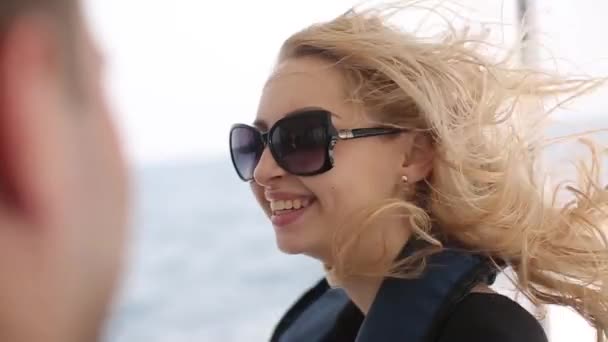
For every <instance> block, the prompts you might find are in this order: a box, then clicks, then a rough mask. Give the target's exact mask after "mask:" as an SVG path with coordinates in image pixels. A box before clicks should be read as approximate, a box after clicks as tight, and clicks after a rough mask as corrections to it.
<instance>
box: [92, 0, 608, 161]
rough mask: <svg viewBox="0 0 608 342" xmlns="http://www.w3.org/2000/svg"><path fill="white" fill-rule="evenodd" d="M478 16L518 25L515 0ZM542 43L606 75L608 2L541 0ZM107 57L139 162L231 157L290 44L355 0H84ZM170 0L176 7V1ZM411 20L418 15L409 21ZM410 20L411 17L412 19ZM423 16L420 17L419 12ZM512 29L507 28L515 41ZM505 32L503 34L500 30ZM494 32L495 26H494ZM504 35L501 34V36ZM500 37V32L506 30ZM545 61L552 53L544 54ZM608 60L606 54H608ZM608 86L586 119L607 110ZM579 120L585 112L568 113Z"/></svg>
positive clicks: (494, 1) (494, 2)
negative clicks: (231, 138) (241, 125)
mask: <svg viewBox="0 0 608 342" xmlns="http://www.w3.org/2000/svg"><path fill="white" fill-rule="evenodd" d="M456 2H457V3H461V4H463V5H465V6H467V7H469V8H471V9H474V10H475V11H476V12H475V13H474V14H473V16H474V18H475V19H479V20H480V21H484V22H485V21H488V22H505V23H508V24H509V23H511V24H512V23H514V20H515V13H516V7H515V0H459V1H456ZM535 2H536V6H535V8H536V10H535V14H536V16H535V17H536V18H537V20H536V24H537V27H540V28H541V30H542V32H543V34H538V35H537V36H538V37H539V38H540V40H541V42H542V45H543V46H547V48H548V49H549V50H550V51H551V52H552V53H553V55H555V56H557V57H562V58H564V60H567V61H569V63H561V62H560V63H561V64H563V68H566V69H564V70H569V69H568V68H570V69H571V68H572V65H571V62H575V63H576V64H577V65H578V67H582V70H584V71H586V72H589V73H592V74H594V75H595V74H598V73H602V72H604V73H606V74H608V66H607V65H608V62H606V61H605V59H606V58H608V44H602V43H601V42H602V41H603V37H601V36H602V32H607V31H608V21H606V20H605V19H604V18H605V15H606V13H608V2H606V1H597V0H577V1H572V0H536V1H535ZM85 3H86V12H87V14H88V17H89V21H90V25H91V27H92V29H93V32H94V34H95V36H96V38H97V41H98V43H99V44H100V45H101V47H102V50H103V51H104V54H105V56H106V61H107V63H106V64H107V65H106V69H107V74H106V76H107V77H106V89H107V93H108V97H109V100H110V103H111V105H112V107H113V109H114V112H115V114H114V115H115V121H116V123H117V125H118V127H119V130H120V133H121V136H122V138H123V140H124V143H125V145H126V149H127V153H128V157H129V159H130V160H131V161H132V162H134V163H136V164H142V163H149V162H162V161H172V160H181V159H204V158H214V157H215V158H217V157H222V156H226V155H227V153H228V151H227V134H228V130H229V128H230V126H231V125H232V124H233V123H235V122H251V121H252V120H253V118H254V116H255V111H256V107H257V101H258V97H259V95H260V93H261V89H262V86H263V84H264V81H265V78H266V77H267V76H268V74H269V72H270V70H271V68H272V66H273V62H274V61H275V57H276V53H277V50H278V48H279V47H280V45H281V43H282V41H283V40H284V39H285V38H287V37H288V36H289V35H290V34H291V33H293V32H295V31H297V30H299V29H301V28H303V27H305V26H307V25H309V24H311V23H314V22H318V21H322V20H328V19H331V18H332V17H334V16H336V15H338V14H340V13H342V12H344V11H345V10H346V9H348V8H349V7H350V6H352V5H354V4H356V3H357V2H355V1H353V0H332V1H326V0H307V1H272V0H257V1H248V0H231V1H204V2H203V1H200V0H172V1H171V2H167V1H164V0H86V1H85ZM169 4H170V5H169ZM409 19H412V18H409ZM409 19H405V20H404V22H407V23H409V22H410V21H412V22H413V21H415V20H409ZM415 19H417V18H415ZM514 29H515V28H514V26H505V27H504V32H506V34H505V37H506V40H507V42H509V41H510V40H509V39H511V38H512V37H514V35H513V33H514V32H515V31H514ZM499 31H500V30H499ZM495 33H496V32H495ZM498 34H499V36H500V33H498ZM500 37H502V36H500ZM542 56H544V58H545V59H546V58H547V57H548V55H541V57H542ZM603 59H604V60H603ZM604 95H608V92H603V93H602V94H599V95H598V96H596V97H595V98H592V99H589V100H585V103H584V106H583V107H584V110H583V111H584V114H582V115H583V116H585V115H586V116H598V115H600V113H601V112H602V109H603V105H604V104H603V103H602V101H601V100H600V99H601V98H602V96H604ZM569 117H572V118H575V119H576V120H578V119H581V115H574V116H573V115H569Z"/></svg>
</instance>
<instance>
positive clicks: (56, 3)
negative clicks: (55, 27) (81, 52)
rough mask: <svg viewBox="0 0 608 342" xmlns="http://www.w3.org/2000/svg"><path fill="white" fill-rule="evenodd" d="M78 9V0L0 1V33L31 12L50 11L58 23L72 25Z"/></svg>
mask: <svg viewBox="0 0 608 342" xmlns="http://www.w3.org/2000/svg"><path fill="white" fill-rule="evenodd" d="M77 11H78V0H2V1H0V35H3V34H4V33H6V31H7V30H9V28H10V26H11V24H12V23H13V21H14V20H15V19H16V18H18V17H19V16H21V15H25V14H28V13H31V12H41V13H48V14H49V15H51V16H52V17H56V18H57V19H58V23H62V24H63V25H70V24H72V23H73V22H74V19H75V16H74V14H75V13H76V12H77Z"/></svg>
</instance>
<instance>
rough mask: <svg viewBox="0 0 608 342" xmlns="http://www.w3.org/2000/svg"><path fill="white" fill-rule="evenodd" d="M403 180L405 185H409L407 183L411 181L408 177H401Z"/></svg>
mask: <svg viewBox="0 0 608 342" xmlns="http://www.w3.org/2000/svg"><path fill="white" fill-rule="evenodd" d="M401 180H402V181H403V184H407V182H408V181H409V179H408V178H407V176H403V177H401Z"/></svg>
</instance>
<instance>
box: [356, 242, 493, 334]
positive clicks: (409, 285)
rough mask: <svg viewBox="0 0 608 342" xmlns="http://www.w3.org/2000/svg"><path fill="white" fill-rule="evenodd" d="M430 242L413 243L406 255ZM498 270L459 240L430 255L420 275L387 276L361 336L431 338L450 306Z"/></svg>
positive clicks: (491, 278) (404, 254) (362, 327)
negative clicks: (403, 277)
mask: <svg viewBox="0 0 608 342" xmlns="http://www.w3.org/2000/svg"><path fill="white" fill-rule="evenodd" d="M424 245H426V242H423V241H421V240H416V241H412V242H410V243H408V244H407V245H406V246H405V248H404V249H403V251H402V253H401V255H400V256H401V257H404V256H408V255H411V254H412V253H414V252H415V251H417V250H419V248H421V247H422V246H424ZM495 275H496V270H495V269H494V267H491V264H490V262H489V261H488V260H487V259H486V258H484V257H481V256H479V255H475V254H471V253H470V252H467V251H465V250H463V249H461V248H458V247H456V246H455V245H450V246H446V247H445V248H444V249H443V250H442V251H440V252H438V253H436V254H433V255H431V256H429V257H428V258H427V265H426V267H425V269H424V271H423V273H422V274H421V275H420V277H416V278H415V279H401V278H386V279H385V280H384V281H383V283H382V285H381V286H380V289H379V290H378V294H377V295H376V298H375V300H374V302H373V303H372V306H371V308H370V310H369V312H368V314H367V316H366V318H365V320H364V322H363V324H362V326H361V329H360V330H359V334H358V336H357V339H356V342H375V341H409V342H423V341H429V340H432V336H433V333H436V332H437V331H440V330H441V329H438V326H439V325H440V324H441V323H442V322H443V321H444V320H445V318H446V317H447V315H448V314H449V310H450V308H451V307H453V305H454V304H455V303H457V302H458V301H459V300H460V299H462V298H463V297H464V296H465V295H466V294H468V293H469V291H470V290H471V289H472V288H473V287H474V286H475V285H476V284H478V283H480V282H484V281H485V282H488V283H492V282H493V280H494V277H495Z"/></svg>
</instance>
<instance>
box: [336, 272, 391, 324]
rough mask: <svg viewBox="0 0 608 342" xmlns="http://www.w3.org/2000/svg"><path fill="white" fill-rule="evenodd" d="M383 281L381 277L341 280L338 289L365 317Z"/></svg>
mask: <svg viewBox="0 0 608 342" xmlns="http://www.w3.org/2000/svg"><path fill="white" fill-rule="evenodd" d="M383 280H384V278H382V277H351V278H349V279H346V280H343V281H342V282H341V283H340V287H341V288H343V289H344V291H346V294H347V295H348V297H349V298H350V300H352V301H353V303H354V304H355V305H356V306H357V307H358V308H359V310H361V312H363V314H364V315H367V313H368V312H369V309H370V308H371V306H372V304H373V303H374V299H375V298H376V295H377V294H378V290H379V289H380V285H382V281H383Z"/></svg>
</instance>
